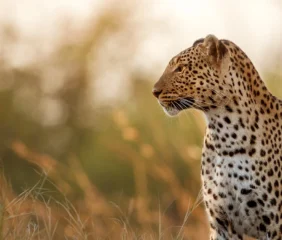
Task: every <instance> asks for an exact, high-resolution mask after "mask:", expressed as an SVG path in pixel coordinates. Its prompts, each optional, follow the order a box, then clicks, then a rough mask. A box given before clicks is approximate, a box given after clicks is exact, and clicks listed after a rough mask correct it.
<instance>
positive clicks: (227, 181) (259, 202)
mask: <svg viewBox="0 0 282 240" xmlns="http://www.w3.org/2000/svg"><path fill="white" fill-rule="evenodd" d="M152 93H153V95H154V96H155V97H156V98H157V100H158V103H159V104H160V105H161V106H162V108H163V110H164V111H165V113H166V114H168V115H169V116H177V115H178V114H179V113H180V112H182V111H184V110H186V109H191V108H193V109H197V110H200V111H202V112H203V113H204V116H205V118H206V130H205V136H204V140H203V147H202V156H201V181H202V189H203V202H204V206H205V209H206V214H207V219H208V222H209V226H210V239H211V240H226V239H232V240H241V239H244V238H246V237H251V238H254V239H260V240H282V101H281V100H280V99H279V98H277V97H275V96H274V95H273V94H272V93H271V92H270V91H269V90H268V88H267V87H266V84H265V83H264V81H263V80H262V78H261V77H260V75H259V73H258V71H257V70H256V68H255V66H254V64H253V63H252V61H251V60H250V58H249V57H248V56H247V55H246V53H245V52H244V51H243V50H241V48H239V47H238V46H237V45H236V44H235V43H233V42H232V41H230V40H226V39H218V38H217V37H216V36H215V35H212V34H209V35H207V36H206V37H205V38H200V39H198V40H196V41H195V42H194V43H193V45H192V46H190V47H189V48H187V49H186V50H184V51H182V52H180V53H179V54H177V55H176V56H174V57H173V58H172V59H171V60H170V61H169V63H168V65H167V67H166V68H165V70H164V72H163V74H162V75H161V77H160V79H159V80H158V81H157V82H156V83H155V85H154V86H153V90H152Z"/></svg>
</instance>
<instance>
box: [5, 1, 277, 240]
mask: <svg viewBox="0 0 282 240" xmlns="http://www.w3.org/2000/svg"><path fill="white" fill-rule="evenodd" d="M0 26H1V27H0V171H1V172H0V175H1V176H0V192H1V194H0V239H189V240H194V239H195V240H202V239H203V240H204V239H208V225H207V221H206V215H205V212H204V209H203V204H202V202H201V183H200V155H201V147H202V141H203V134H204V131H205V122H204V120H203V117H202V114H201V113H200V112H198V111H195V110H189V111H186V112H183V113H182V114H181V115H180V116H179V117H178V118H168V117H167V116H165V114H164V113H163V111H162V109H161V108H160V107H159V106H158V104H157V101H156V100H155V99H154V97H153V96H152V94H151V89H152V86H153V84H154V83H155V82H156V81H157V80H158V78H159V77H160V76H161V74H162V72H163V71H164V68H165V67H166V65H167V63H168V61H169V60H170V59H171V57H173V56H174V55H176V54H177V53H179V52H180V51H182V50H183V49H185V48H188V47H190V46H191V45H192V44H193V42H194V41H195V40H197V39H199V38H202V37H205V36H206V35H207V34H210V33H213V34H215V35H216V36H217V37H218V38H224V39H229V40H232V41H233V42H235V43H237V45H239V46H240V47H241V48H242V49H243V50H244V51H245V52H246V53H247V55H248V56H249V57H250V58H251V60H252V61H253V62H254V64H255V66H256V67H257V69H258V71H259V72H260V74H261V76H262V78H263V79H264V80H265V81H266V83H267V86H268V87H269V89H270V90H271V91H272V92H273V93H274V94H275V95H276V96H280V97H282V91H281V89H282V88H281V87H282V76H281V75H282V4H281V1H280V0H272V1H265V0H248V1H243V0H239V1H232V2H231V1H220V0H199V1H192V0H191V1H190V0H189V1H188V0H186V1H185V0H183V1H172V0H162V1H160V0H152V1H149V0H143V1H130V0H125V1H118V0H105V1H101V0H100V1H99V0H79V1H78V0H60V1H57V0H49V1H45V2H44V1H36V0H26V1H19V0H9V1H8V0H1V1H0Z"/></svg>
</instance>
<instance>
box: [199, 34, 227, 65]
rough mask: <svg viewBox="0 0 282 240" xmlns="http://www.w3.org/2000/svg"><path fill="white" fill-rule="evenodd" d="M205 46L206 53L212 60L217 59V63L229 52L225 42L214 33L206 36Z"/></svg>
mask: <svg viewBox="0 0 282 240" xmlns="http://www.w3.org/2000/svg"><path fill="white" fill-rule="evenodd" d="M203 47H204V49H205V52H206V54H207V55H208V56H209V57H210V58H211V59H212V61H216V63H219V62H220V61H221V60H222V59H223V58H224V56H225V55H226V54H227V52H228V50H227V48H226V47H225V46H224V44H223V43H222V42H221V41H220V40H218V39H217V37H216V36H214V35H208V36H206V38H205V39H204V42H203Z"/></svg>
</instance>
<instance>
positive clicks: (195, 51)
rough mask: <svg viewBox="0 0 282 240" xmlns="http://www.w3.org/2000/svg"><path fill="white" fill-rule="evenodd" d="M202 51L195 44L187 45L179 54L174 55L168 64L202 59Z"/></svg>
mask: <svg viewBox="0 0 282 240" xmlns="http://www.w3.org/2000/svg"><path fill="white" fill-rule="evenodd" d="M203 57H204V56H203V53H202V52H201V51H200V49H199V48H197V47H196V46H192V47H189V48H187V49H185V50H183V51H181V52H180V53H179V54H177V55H176V56H174V57H173V58H172V59H171V60H170V62H169V65H171V66H173V65H176V64H179V63H189V62H195V61H198V60H199V59H202V58H203Z"/></svg>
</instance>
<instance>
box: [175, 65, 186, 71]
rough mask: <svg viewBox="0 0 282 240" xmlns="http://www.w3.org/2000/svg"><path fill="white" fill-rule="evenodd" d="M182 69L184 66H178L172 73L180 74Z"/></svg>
mask: <svg viewBox="0 0 282 240" xmlns="http://www.w3.org/2000/svg"><path fill="white" fill-rule="evenodd" d="M183 69H184V66H178V67H177V68H176V69H175V70H174V72H182V71H183Z"/></svg>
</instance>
